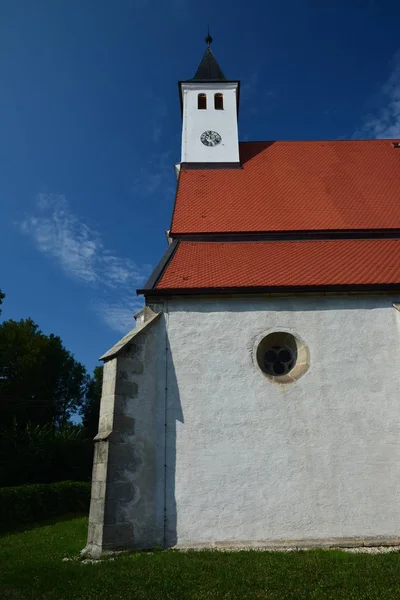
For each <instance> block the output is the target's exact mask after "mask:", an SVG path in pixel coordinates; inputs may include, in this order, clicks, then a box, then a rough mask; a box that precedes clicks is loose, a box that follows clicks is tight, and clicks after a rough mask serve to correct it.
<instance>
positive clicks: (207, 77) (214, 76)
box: [190, 32, 226, 81]
mask: <svg viewBox="0 0 400 600" xmlns="http://www.w3.org/2000/svg"><path fill="white" fill-rule="evenodd" d="M212 41H213V39H212V37H211V35H210V32H208V34H207V37H206V44H207V49H206V51H205V52H204V56H203V58H202V59H201V63H200V64H199V67H198V69H197V71H196V74H195V76H194V77H193V79H191V80H190V81H226V78H225V75H224V74H223V72H222V70H221V67H220V66H219V64H218V63H217V59H216V58H215V56H214V54H213V51H212V50H211V48H210V45H211V42H212Z"/></svg>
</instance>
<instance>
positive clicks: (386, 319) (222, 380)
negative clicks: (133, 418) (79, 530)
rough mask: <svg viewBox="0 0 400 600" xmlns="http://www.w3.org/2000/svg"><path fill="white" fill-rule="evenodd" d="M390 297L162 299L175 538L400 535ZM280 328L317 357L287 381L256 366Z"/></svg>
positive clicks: (397, 388)
mask: <svg viewBox="0 0 400 600" xmlns="http://www.w3.org/2000/svg"><path fill="white" fill-rule="evenodd" d="M394 300H396V298H390V297H388V296H375V297H371V296H369V297H367V296H364V297H362V296H348V297H320V298H316V297H308V298H304V297H297V298H289V297H286V298H279V299H273V298H267V297H265V298H260V297H258V298H237V297H236V298H235V297H233V298H221V299H212V298H209V299H195V298H192V299H190V298H184V299H170V300H168V303H167V307H168V308H167V311H168V315H167V336H168V346H169V351H168V356H169V358H168V372H167V398H168V410H167V424H168V426H167V444H166V447H167V460H166V463H167V492H166V498H167V532H166V537H167V543H168V544H170V545H171V544H175V543H177V544H178V545H183V546H184V545H191V544H194V545H198V544H210V543H215V542H219V541H221V542H233V543H235V542H238V543H240V542H246V541H250V542H255V543H256V542H260V541H270V540H282V541H287V540H306V539H316V540H321V541H323V540H326V539H331V538H354V537H362V538H368V537H377V536H386V537H393V536H399V535H400V406H399V404H400V369H399V366H400V365H399V361H400V336H399V323H398V319H399V313H398V312H397V311H396V310H395V309H394V308H393V306H392V303H393V301H394ZM281 328H283V329H286V330H289V331H291V332H293V333H294V334H295V335H296V334H297V335H299V336H300V337H301V338H302V339H303V340H304V342H305V343H306V344H307V345H308V347H309V350H310V356H311V364H310V368H309V370H308V372H307V373H306V374H305V375H304V376H303V377H302V378H300V379H299V380H298V381H296V382H295V383H292V384H286V385H281V384H277V383H271V382H270V381H269V380H268V379H267V378H266V377H265V376H264V375H263V373H262V372H261V371H260V369H259V367H258V366H257V365H256V364H254V362H253V345H254V342H255V340H256V339H257V338H258V337H259V336H260V334H261V333H263V332H269V331H272V330H279V329H281Z"/></svg>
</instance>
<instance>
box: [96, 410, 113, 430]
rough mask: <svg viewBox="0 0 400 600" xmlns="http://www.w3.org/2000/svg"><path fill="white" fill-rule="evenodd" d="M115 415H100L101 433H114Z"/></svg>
mask: <svg viewBox="0 0 400 600" xmlns="http://www.w3.org/2000/svg"><path fill="white" fill-rule="evenodd" d="M113 416H114V415H113V414H111V413H108V414H106V415H100V419H99V432H100V431H107V430H110V431H112V429H113Z"/></svg>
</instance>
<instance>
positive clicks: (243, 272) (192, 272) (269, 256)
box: [156, 239, 400, 291]
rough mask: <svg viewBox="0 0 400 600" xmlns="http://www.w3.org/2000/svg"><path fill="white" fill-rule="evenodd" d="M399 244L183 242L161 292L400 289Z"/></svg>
mask: <svg viewBox="0 0 400 600" xmlns="http://www.w3.org/2000/svg"><path fill="white" fill-rule="evenodd" d="M399 257H400V240H398V239H371V240H350V239H349V240H343V239H341V240H318V241H311V240H306V241H269V242H256V241H252V242H179V244H178V247H177V250H176V252H175V253H174V255H173V257H172V259H171V260H170V262H169V264H168V265H167V267H166V269H165V271H164V273H163V275H162V277H161V279H160V280H159V281H158V283H157V285H156V289H157V290H160V291H162V290H167V289H169V290H170V289H181V290H189V289H194V290H196V289H204V288H238V287H240V288H254V287H257V288H258V287H266V288H269V287H291V286H293V287H296V286H336V285H339V286H340V285H349V286H358V285H360V286H362V285H376V286H379V285H386V284H400V260H399Z"/></svg>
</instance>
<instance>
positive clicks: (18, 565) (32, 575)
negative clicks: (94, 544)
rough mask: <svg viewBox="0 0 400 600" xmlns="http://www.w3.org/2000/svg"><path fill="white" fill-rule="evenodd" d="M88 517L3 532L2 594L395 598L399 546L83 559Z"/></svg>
mask: <svg viewBox="0 0 400 600" xmlns="http://www.w3.org/2000/svg"><path fill="white" fill-rule="evenodd" d="M86 528H87V519H86V518H80V519H71V520H68V521H59V522H57V523H54V524H50V525H46V526H42V527H37V528H35V529H31V530H28V531H24V532H19V533H14V534H9V535H6V536H3V537H1V538H0V599H1V600H9V599H12V600H18V599H21V598H30V599H32V600H33V599H34V600H41V599H42V598H46V599H47V598H57V599H60V600H61V599H65V600H89V599H93V600H100V599H102V598H104V599H107V600H114V599H117V598H118V599H119V598H121V599H123V600H127V599H130V598H134V599H142V598H145V599H146V600H147V599H154V600H156V599H157V600H164V599H167V598H169V599H174V600H192V599H193V600H203V599H206V598H207V599H212V600H220V599H226V600H232V599H239V598H240V600H246V599H252V600H257V599H260V598H261V599H270V598H279V599H281V598H282V599H289V598H290V599H292V600H302V599H307V600H309V599H310V598H324V599H325V598H332V599H335V600H337V599H341V598H343V599H346V600H352V599H354V598H357V599H358V598H359V599H363V600H365V599H370V598H376V599H379V600H384V599H385V598H390V599H391V600H392V599H395V598H400V553H397V552H393V553H388V554H377V555H370V554H348V553H345V552H340V551H327V550H316V551H314V550H313V551H307V552H289V553H282V552H256V551H249V552H232V553H228V552H227V553H223V552H212V551H202V552H187V553H180V552H174V551H166V552H158V551H156V552H154V553H152V552H143V553H131V554H124V555H120V556H118V557H117V558H115V559H114V560H106V561H103V562H101V563H95V564H82V563H81V562H79V561H78V560H71V561H68V562H62V558H64V557H66V556H67V557H70V558H73V557H75V558H77V555H78V553H79V551H80V550H81V549H82V548H83V546H84V545H85V539H86Z"/></svg>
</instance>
